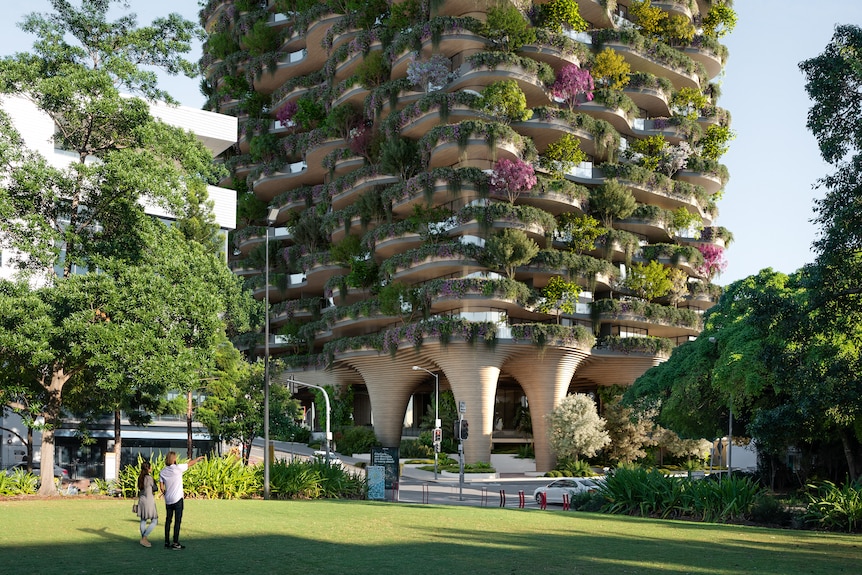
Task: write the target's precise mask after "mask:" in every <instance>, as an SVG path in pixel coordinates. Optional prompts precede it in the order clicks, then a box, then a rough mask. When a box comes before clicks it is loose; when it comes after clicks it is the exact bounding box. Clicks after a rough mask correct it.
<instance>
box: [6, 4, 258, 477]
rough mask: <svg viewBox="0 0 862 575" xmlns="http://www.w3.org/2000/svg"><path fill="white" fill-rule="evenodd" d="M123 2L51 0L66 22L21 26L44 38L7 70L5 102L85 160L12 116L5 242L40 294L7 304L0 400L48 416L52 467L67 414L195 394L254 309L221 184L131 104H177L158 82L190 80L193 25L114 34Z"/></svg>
mask: <svg viewBox="0 0 862 575" xmlns="http://www.w3.org/2000/svg"><path fill="white" fill-rule="evenodd" d="M114 3H115V2H111V1H110V0H82V2H81V3H80V7H74V6H72V4H71V3H70V2H67V1H65V0H52V2H51V4H52V7H53V8H54V13H53V14H50V15H43V14H31V15H29V16H28V17H27V18H26V19H25V21H24V23H23V25H22V28H23V29H24V30H26V31H28V32H32V33H34V34H36V35H37V37H38V38H37V41H36V43H35V45H34V48H33V51H32V52H31V53H19V54H15V55H14V56H11V57H6V58H4V59H3V60H0V92H5V93H8V94H11V95H14V96H16V97H18V98H22V99H24V100H27V101H29V102H30V103H31V105H34V106H35V107H36V109H37V110H38V112H40V113H42V114H45V115H46V116H47V117H49V118H50V119H51V120H52V121H53V123H54V125H55V128H56V134H55V140H56V145H57V147H59V148H62V149H65V150H67V151H70V152H72V154H71V156H72V157H71V159H70V161H69V165H68V166H67V167H65V168H63V167H59V168H57V167H51V166H50V165H49V164H48V162H46V161H45V159H44V158H42V157H40V156H39V155H38V154H37V153H35V152H33V151H30V150H27V149H26V147H25V145H24V142H23V140H22V139H21V138H20V136H19V135H18V133H17V132H16V131H15V129H14V127H13V126H12V124H11V122H10V121H9V119H8V117H6V116H0V166H2V167H3V170H4V176H5V177H4V179H3V180H2V183H0V215H2V217H0V237H2V238H3V239H2V241H3V242H4V243H5V245H6V246H10V247H13V248H16V249H17V250H18V251H19V254H20V256H19V264H20V266H21V267H22V269H24V270H27V271H30V272H36V273H38V274H40V276H41V281H40V282H39V284H38V285H40V286H43V287H40V288H38V289H31V288H30V287H29V286H27V285H26V284H20V285H17V284H9V283H6V284H3V288H2V291H0V300H2V301H0V308H2V309H3V313H2V320H0V359H2V361H0V372H2V373H0V381H2V383H3V387H2V391H0V393H2V399H3V401H4V403H5V404H8V405H10V406H12V407H13V408H15V409H16V410H18V411H19V412H22V413H23V411H22V410H27V413H29V414H31V415H32V414H33V413H38V414H39V415H40V416H41V418H39V417H37V418H34V422H36V423H37V424H39V425H41V426H42V431H43V437H42V461H45V462H53V461H54V430H55V429H56V427H57V425H58V424H59V420H60V417H61V413H62V411H63V410H64V409H66V408H68V409H73V410H75V411H76V412H81V413H85V414H86V413H95V412H98V411H100V410H101V411H102V412H104V411H105V410H107V411H111V412H114V413H115V414H119V412H120V411H121V410H122V411H126V412H131V411H134V410H135V409H137V408H142V407H147V406H148V405H151V404H148V402H147V401H145V399H146V398H149V397H154V396H155V395H157V394H158V393H162V392H164V390H165V389H167V387H168V386H169V385H171V386H177V387H179V388H180V389H181V390H182V391H186V390H187V389H190V388H192V387H197V386H198V385H199V381H200V379H201V378H202V377H203V376H205V374H206V373H207V372H208V371H209V366H210V365H211V364H212V357H213V346H214V344H213V342H214V341H215V336H216V334H218V333H224V332H225V330H226V329H227V330H228V331H229V333H230V334H236V333H237V332H238V331H243V330H245V329H247V328H248V316H247V314H248V312H249V309H250V306H249V304H248V303H247V302H245V301H244V299H245V298H243V296H242V293H241V291H240V289H239V287H238V283H237V279H236V278H235V277H234V276H232V275H231V274H230V273H229V271H228V270H227V269H226V267H225V266H224V264H223V262H221V261H220V260H218V258H216V256H215V255H213V253H212V252H213V250H214V244H212V243H211V242H209V240H211V239H212V233H211V231H212V227H211V225H210V224H211V219H210V218H209V216H208V215H207V212H208V207H207V205H206V195H205V185H206V184H207V183H210V182H215V181H216V180H217V179H218V177H219V175H220V173H221V172H220V170H218V169H217V168H215V167H214V165H213V162H212V157H211V155H210V153H209V152H208V151H207V150H206V148H205V147H204V146H203V145H202V144H201V143H200V142H198V141H197V139H196V138H195V137H194V136H193V135H192V134H190V133H187V132H184V131H182V130H180V129H177V128H173V127H171V126H168V125H167V124H164V123H162V122H159V121H156V120H154V119H153V118H152V117H151V115H150V113H149V109H150V108H149V106H150V104H149V103H147V102H145V101H144V100H142V99H140V98H138V97H134V96H136V95H139V96H144V97H146V98H148V99H163V100H169V98H168V96H167V94H165V93H164V92H163V91H161V90H159V89H158V87H157V86H156V75H155V72H154V71H153V68H154V67H157V68H162V69H164V70H167V71H168V72H170V73H176V72H179V71H187V72H188V71H191V70H192V67H191V66H190V64H189V63H188V62H186V61H185V60H183V59H182V57H181V54H182V53H183V52H186V51H188V50H189V40H190V39H191V34H192V32H193V30H194V28H195V26H194V24H192V23H191V22H186V21H184V20H182V19H181V18H180V17H179V16H177V15H171V16H168V17H166V18H161V19H158V20H156V21H154V22H153V23H152V25H150V26H147V27H140V28H138V27H137V25H136V20H135V16H134V15H133V14H129V15H126V16H122V17H120V18H118V19H117V20H115V21H108V20H107V13H108V11H109V10H110V8H111V6H112V5H113V4H114ZM121 92H124V93H126V94H128V96H124V95H121ZM144 202H147V203H151V204H156V205H159V206H161V207H162V208H165V209H166V210H167V211H168V212H169V213H173V214H175V215H176V216H177V218H178V220H179V221H180V222H181V223H182V226H181V227H182V228H183V231H184V232H185V233H186V234H187V236H188V237H184V236H183V235H182V234H181V233H180V232H178V231H171V230H168V229H166V228H164V226H162V225H160V224H157V223H155V222H154V221H152V220H151V219H150V218H149V217H148V216H147V215H146V214H145V212H144V207H143V204H144ZM192 204H196V205H192ZM190 240H194V241H190ZM205 243H209V244H210V245H209V246H208V247H206V248H205V247H204V246H203V244H205ZM56 265H59V266H61V267H62V269H63V273H62V276H63V279H61V280H58V279H57V278H56V277H54V274H53V269H54V266H56ZM73 269H75V270H77V271H78V272H79V274H72V271H73ZM87 270H93V271H92V272H90V273H84V274H80V272H87ZM96 270H98V272H96ZM116 420H118V415H115V421H116ZM43 421H44V423H43ZM116 443H117V446H116V447H115V448H116V449H117V450H119V445H120V443H121V442H120V438H119V433H118V436H117V442H116ZM51 469H52V466H51V465H47V464H46V465H45V466H43V469H42V474H43V481H42V488H41V489H42V492H43V493H50V492H52V491H53V481H52V478H51Z"/></svg>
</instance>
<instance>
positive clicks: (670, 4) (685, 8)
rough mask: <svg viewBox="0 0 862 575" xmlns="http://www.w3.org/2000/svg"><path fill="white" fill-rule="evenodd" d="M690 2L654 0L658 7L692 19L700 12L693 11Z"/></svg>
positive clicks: (655, 5) (684, 0)
mask: <svg viewBox="0 0 862 575" xmlns="http://www.w3.org/2000/svg"><path fill="white" fill-rule="evenodd" d="M690 3H691V2H690V1H689V0H653V2H652V5H653V6H654V7H656V8H661V9H662V10H664V11H665V12H668V13H669V14H671V15H674V14H679V15H680V16H685V17H686V18H688V19H689V20H691V19H692V18H694V16H695V14H697V13H698V12H692V10H691V8H690V7H689V4H690Z"/></svg>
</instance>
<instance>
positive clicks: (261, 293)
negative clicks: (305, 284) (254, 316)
mask: <svg viewBox="0 0 862 575" xmlns="http://www.w3.org/2000/svg"><path fill="white" fill-rule="evenodd" d="M279 275H282V274H279ZM276 281H278V277H277V276H276V275H275V274H270V276H269V282H270V284H269V303H270V304H274V303H279V302H282V301H284V300H286V299H291V298H290V297H289V296H287V295H286V294H285V292H284V291H282V289H281V288H279V287H278V286H277V285H276V283H275V282H276ZM266 292H267V290H266V288H265V287H264V286H263V285H260V286H256V287H255V288H254V289H253V290H252V292H251V295H252V297H253V298H254V299H256V300H257V301H264V300H265V299H266Z"/></svg>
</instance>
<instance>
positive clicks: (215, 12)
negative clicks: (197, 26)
mask: <svg viewBox="0 0 862 575" xmlns="http://www.w3.org/2000/svg"><path fill="white" fill-rule="evenodd" d="M228 6H231V7H232V6H233V1H228V0H224V1H223V2H219V3H218V4H216V5H215V6H214V7H213V8H212V11H211V12H210V13H209V15H208V16H207V19H206V21H205V22H203V27H204V30H206V31H207V32H212V31H213V29H214V27H215V24H216V22H218V19H219V18H220V17H221V15H222V14H223V13H224V11H225V9H226V8H227V7H228Z"/></svg>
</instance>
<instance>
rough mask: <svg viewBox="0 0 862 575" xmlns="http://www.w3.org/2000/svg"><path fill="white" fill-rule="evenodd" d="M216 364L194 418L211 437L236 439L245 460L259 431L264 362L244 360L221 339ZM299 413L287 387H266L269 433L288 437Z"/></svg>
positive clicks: (298, 406)
mask: <svg viewBox="0 0 862 575" xmlns="http://www.w3.org/2000/svg"><path fill="white" fill-rule="evenodd" d="M216 366H217V367H216V371H215V372H214V373H213V374H212V376H211V377H210V378H208V381H207V382H206V386H205V387H204V393H205V395H206V399H205V400H204V402H203V404H202V405H200V406H199V407H198V410H197V419H198V421H200V422H201V423H203V424H204V425H206V427H207V430H208V431H209V433H210V435H211V436H212V437H213V438H214V439H218V440H220V441H224V442H234V441H235V442H238V443H239V444H240V446H241V449H242V458H243V461H245V462H248V459H249V456H250V455H251V446H252V442H253V441H254V439H255V438H256V437H261V436H262V435H263V404H264V363H263V361H257V362H256V363H248V362H247V361H245V359H243V358H242V357H241V356H240V354H239V352H238V351H237V350H236V349H235V348H234V347H233V346H232V345H230V344H229V343H228V342H225V344H224V345H222V346H220V348H219V353H218V356H217V358H216ZM270 367H271V368H272V366H270ZM301 415H302V408H301V406H300V404H299V401H298V400H296V399H293V398H292V397H291V392H290V390H289V389H288V388H287V387H285V386H283V385H273V386H271V387H270V425H271V427H272V435H273V437H275V438H280V439H284V440H288V439H290V437H289V436H290V431H291V430H292V429H293V428H294V426H295V421H296V420H297V419H299V418H300V417H301Z"/></svg>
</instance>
